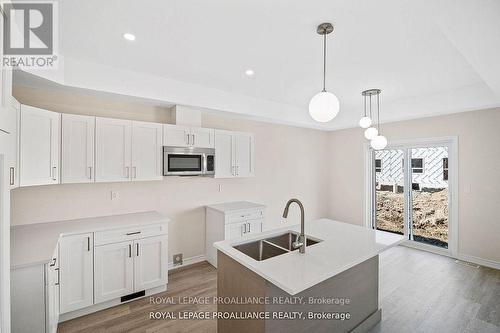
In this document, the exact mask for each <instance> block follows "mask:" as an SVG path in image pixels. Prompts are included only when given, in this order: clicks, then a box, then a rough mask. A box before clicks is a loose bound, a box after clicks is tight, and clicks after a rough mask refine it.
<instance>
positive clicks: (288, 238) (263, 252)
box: [233, 232, 322, 261]
mask: <svg viewBox="0 0 500 333" xmlns="http://www.w3.org/2000/svg"><path fill="white" fill-rule="evenodd" d="M298 236H299V233H296V232H286V233H284V234H281V235H277V236H272V237H268V238H265V239H259V240H256V241H251V242H248V243H243V244H238V245H234V246H233V247H234V248H235V249H236V250H238V251H240V252H242V253H244V254H246V255H247V256H249V257H251V258H253V259H255V260H257V261H262V260H266V259H269V258H272V257H276V256H279V255H282V254H285V253H289V252H292V251H295V250H298V249H299V248H294V247H293V242H295V240H296V239H297V237H298ZM321 241H322V240H321V239H317V238H309V236H306V247H308V246H311V245H314V244H317V243H319V242H321Z"/></svg>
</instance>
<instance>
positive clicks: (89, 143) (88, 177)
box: [61, 114, 95, 183]
mask: <svg viewBox="0 0 500 333" xmlns="http://www.w3.org/2000/svg"><path fill="white" fill-rule="evenodd" d="M94 129H95V117H90V116H80V115H72V114H63V115H62V126H61V131H62V149H61V152H62V156H61V182H62V183H90V182H93V181H94V175H93V173H94V172H93V171H94Z"/></svg>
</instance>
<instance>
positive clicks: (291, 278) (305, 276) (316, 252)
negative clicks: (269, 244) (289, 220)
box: [214, 219, 404, 295]
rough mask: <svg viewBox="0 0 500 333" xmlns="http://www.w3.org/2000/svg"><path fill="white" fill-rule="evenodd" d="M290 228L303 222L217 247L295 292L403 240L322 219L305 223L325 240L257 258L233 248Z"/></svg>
mask: <svg viewBox="0 0 500 333" xmlns="http://www.w3.org/2000/svg"><path fill="white" fill-rule="evenodd" d="M288 230H291V231H298V232H300V225H292V226H290V225H289V226H286V227H284V228H280V229H275V230H272V231H266V232H263V233H260V234H254V235H249V236H245V237H243V238H238V239H234V240H226V241H221V242H216V243H214V246H215V247H216V248H217V249H218V250H220V251H221V252H223V253H224V254H226V255H228V256H229V257H231V258H232V259H234V260H236V261H237V262H239V263H240V264H241V265H243V266H245V267H247V268H248V269H250V270H251V271H253V272H254V273H256V274H258V275H260V276H261V277H263V278H264V279H266V280H268V281H269V282H271V283H273V284H274V285H275V286H277V287H279V288H281V289H283V290H284V291H286V292H287V293H289V294H290V295H295V294H298V293H300V292H301V291H304V290H306V289H308V288H310V287H312V286H314V285H316V284H318V283H320V282H322V281H325V280H327V279H329V278H331V277H333V276H335V275H337V274H339V273H342V272H343V271H346V270H348V269H349V268H351V267H353V266H356V265H357V264H360V263H362V262H363V261H365V260H368V259H370V258H372V257H374V256H376V255H378V254H379V253H381V252H382V251H384V250H387V249H388V248H390V247H392V246H395V245H397V244H399V243H401V242H402V241H403V240H404V237H403V236H400V235H397V234H392V233H389V232H384V231H378V230H372V229H368V228H365V227H361V226H357V225H353V224H348V223H342V222H338V221H333V220H329V219H319V220H315V221H311V222H306V225H305V234H306V236H310V237H311V238H316V239H321V240H322V242H320V243H317V244H314V245H312V246H308V247H306V253H304V254H301V253H299V251H298V250H296V251H292V252H289V253H285V254H282V255H279V256H276V257H272V258H269V259H266V260H263V261H257V260H254V259H253V258H251V257H249V256H247V255H245V254H244V253H242V252H240V251H238V250H236V249H235V248H233V246H234V245H238V244H241V243H246V242H250V241H252V240H258V239H263V238H267V237H271V236H273V235H279V234H282V233H284V232H287V231H288Z"/></svg>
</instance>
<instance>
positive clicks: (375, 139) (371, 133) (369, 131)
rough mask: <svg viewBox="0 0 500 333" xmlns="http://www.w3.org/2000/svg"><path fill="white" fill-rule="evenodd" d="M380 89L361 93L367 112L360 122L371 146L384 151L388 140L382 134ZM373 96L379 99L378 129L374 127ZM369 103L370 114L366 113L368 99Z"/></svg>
mask: <svg viewBox="0 0 500 333" xmlns="http://www.w3.org/2000/svg"><path fill="white" fill-rule="evenodd" d="M381 92H382V91H381V90H380V89H369V90H365V91H363V92H362V93H361V95H363V97H364V99H365V108H364V109H365V110H364V111H365V112H364V116H363V118H361V119H360V120H359V126H361V127H362V128H366V129H365V133H364V134H365V138H366V139H368V140H370V145H371V146H372V148H373V149H375V150H380V149H384V148H385V147H386V146H387V139H386V137H385V136H383V135H381V134H380V93H381ZM372 96H376V98H377V127H375V126H371V125H372V122H373V121H372V119H373V118H372ZM367 98H368V101H369V108H368V110H369V113H368V114H367V113H366V99H367Z"/></svg>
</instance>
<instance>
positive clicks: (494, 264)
mask: <svg viewBox="0 0 500 333" xmlns="http://www.w3.org/2000/svg"><path fill="white" fill-rule="evenodd" d="M401 245H402V246H406V247H411V248H413V249H417V250H422V251H428V252H432V253H435V254H440V255H442V256H447V257H450V258H453V259H458V260H461V261H466V262H470V263H471V264H475V265H479V266H484V267H489V268H494V269H498V270H500V262H498V261H494V260H490V259H483V258H479V257H475V256H470V255H467V254H460V253H459V254H457V255H456V256H455V255H453V254H451V253H450V252H449V251H448V250H446V249H441V248H439V247H436V246H431V245H427V244H418V243H415V242H411V241H405V242H403V243H401Z"/></svg>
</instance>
